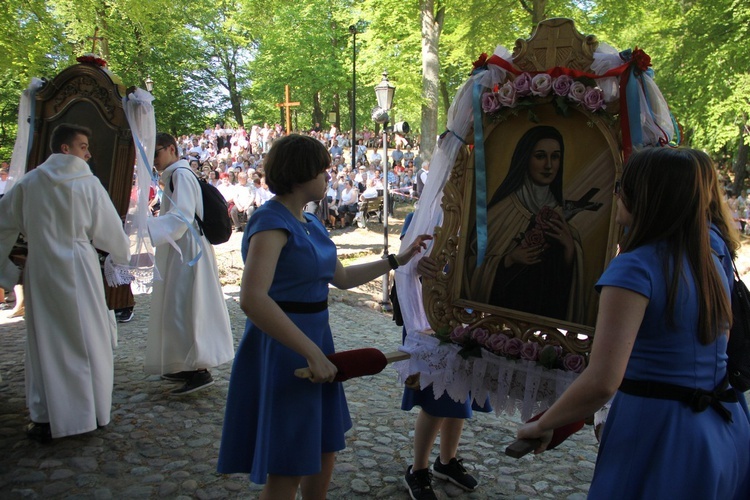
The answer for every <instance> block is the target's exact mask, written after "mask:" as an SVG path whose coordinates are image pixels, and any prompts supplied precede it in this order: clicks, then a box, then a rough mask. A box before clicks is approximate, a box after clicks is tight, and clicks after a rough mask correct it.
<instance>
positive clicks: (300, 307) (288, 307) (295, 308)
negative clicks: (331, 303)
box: [276, 300, 328, 314]
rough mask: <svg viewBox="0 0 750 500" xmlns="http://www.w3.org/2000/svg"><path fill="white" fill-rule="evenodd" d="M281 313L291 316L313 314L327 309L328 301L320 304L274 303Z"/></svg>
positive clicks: (322, 301)
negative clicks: (290, 314)
mask: <svg viewBox="0 0 750 500" xmlns="http://www.w3.org/2000/svg"><path fill="white" fill-rule="evenodd" d="M276 303H277V304H278V305H279V307H280V308H281V310H282V311H284V312H287V313H292V314H313V313H319V312H322V311H325V310H326V309H328V301H327V300H321V301H320V302H287V301H276Z"/></svg>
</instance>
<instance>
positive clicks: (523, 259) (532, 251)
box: [503, 245, 546, 268]
mask: <svg viewBox="0 0 750 500" xmlns="http://www.w3.org/2000/svg"><path fill="white" fill-rule="evenodd" d="M544 250H546V245H533V246H530V247H524V246H521V245H518V246H517V247H516V248H514V249H513V250H511V251H510V253H508V254H506V255H505V258H504V259H503V265H504V266H505V267H506V268H508V267H512V266H514V265H515V264H521V265H524V266H532V265H534V264H539V263H540V262H541V261H542V255H544Z"/></svg>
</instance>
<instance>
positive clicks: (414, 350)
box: [396, 19, 677, 419]
mask: <svg viewBox="0 0 750 500" xmlns="http://www.w3.org/2000/svg"><path fill="white" fill-rule="evenodd" d="M649 66H650V59H649V58H648V56H647V55H646V54H645V52H643V51H642V50H639V49H637V48H636V49H635V50H628V51H624V52H618V51H617V50H615V49H613V48H612V47H610V46H608V45H606V44H604V43H600V42H599V41H598V40H597V39H596V37H594V36H593V35H588V36H585V35H582V34H581V33H579V32H578V31H577V30H576V28H575V26H574V24H573V22H572V21H571V20H569V19H550V20H547V21H544V22H542V23H540V24H539V25H538V27H537V28H536V30H535V31H534V33H533V34H532V36H531V37H530V38H529V39H519V40H518V41H517V42H516V46H515V49H514V52H513V54H511V53H510V52H509V51H508V50H506V49H505V48H504V47H498V48H497V49H496V50H495V53H494V54H493V55H492V56H489V57H488V56H487V55H486V54H482V55H481V56H480V58H479V59H478V60H477V61H475V62H474V65H473V67H474V69H473V71H472V73H471V76H470V77H469V79H468V80H467V82H466V83H465V84H464V85H463V87H462V88H461V89H460V90H459V91H458V94H457V96H456V98H455V99H454V101H453V104H452V105H451V108H450V111H449V119H448V128H447V130H446V131H445V132H444V133H443V134H442V135H441V138H440V139H439V141H438V145H437V147H436V149H435V152H434V154H433V160H432V164H431V168H430V175H429V177H428V182H427V184H426V185H425V191H424V192H423V196H422V197H421V198H420V206H419V209H418V210H417V212H416V214H415V216H414V220H413V222H412V224H411V226H410V227H409V230H408V232H407V234H406V235H405V237H404V241H405V243H408V242H409V241H411V240H412V239H413V238H414V237H415V236H416V235H418V234H421V233H433V234H434V235H435V239H434V242H433V246H432V248H431V249H430V253H429V255H430V256H431V257H432V258H433V259H436V260H437V261H438V264H439V266H440V268H441V269H443V272H442V273H439V274H438V276H436V277H435V278H427V277H426V278H424V280H423V282H422V283H420V282H419V281H418V280H417V278H416V275H415V272H414V271H415V269H414V267H415V265H414V264H412V263H409V264H408V265H406V266H403V267H402V268H399V270H398V271H397V272H396V281H397V285H398V290H399V298H400V301H401V306H402V313H403V316H404V320H405V323H406V327H407V334H408V336H407V341H406V345H405V347H404V350H405V351H407V352H409V353H410V354H411V359H410V360H409V361H404V362H400V363H397V366H396V368H397V370H398V371H399V373H400V375H401V377H402V378H404V379H406V378H407V377H409V376H413V375H414V374H416V373H419V375H420V385H421V386H422V387H426V386H427V385H430V384H432V386H433V390H434V392H435V396H436V397H439V396H440V395H441V394H442V393H443V392H447V393H448V394H449V395H450V396H451V397H452V398H453V399H464V400H465V398H466V397H467V394H469V392H471V394H472V396H473V397H474V399H475V400H476V401H477V402H479V403H480V404H481V403H482V402H483V401H484V399H485V398H486V397H489V398H490V401H491V402H492V404H493V406H495V408H496V409H498V411H508V412H513V411H516V410H519V411H520V412H521V414H522V417H523V418H524V419H527V418H529V417H530V416H531V415H532V414H533V413H537V412H539V411H540V410H543V409H544V408H546V407H547V406H548V405H549V404H551V403H552V402H553V401H554V400H555V399H556V398H557V397H558V396H559V395H560V394H561V393H562V392H563V391H564V389H565V388H566V387H567V386H568V385H569V384H570V382H571V381H572V380H573V379H574V378H575V376H576V375H577V373H580V371H582V370H583V368H584V367H585V366H586V364H587V362H588V355H589V352H590V349H591V340H592V338H593V327H594V322H595V320H596V314H597V304H598V296H597V294H596V292H595V290H594V284H595V283H596V280H597V279H598V277H599V276H600V275H601V273H602V272H603V270H604V269H605V267H606V265H607V264H608V263H609V261H610V260H611V259H612V258H613V257H614V255H615V254H616V251H617V241H618V238H619V235H620V229H619V228H618V227H617V226H616V224H615V220H614V218H615V203H614V196H613V191H614V186H615V182H616V180H617V179H618V178H619V176H620V173H621V171H622V167H623V164H624V160H626V159H627V157H628V156H629V154H630V153H631V151H632V149H633V148H634V147H644V146H663V145H666V144H669V143H670V142H673V141H674V140H675V136H676V131H677V128H676V126H674V123H673V119H672V117H671V115H670V113H669V108H668V106H667V104H666V102H665V101H664V98H663V97H662V95H661V93H660V92H659V90H658V88H657V87H656V85H655V84H654V81H653V73H652V72H651V70H650V69H649ZM401 297H404V298H403V299H401Z"/></svg>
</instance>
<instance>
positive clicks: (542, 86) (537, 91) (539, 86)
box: [531, 73, 552, 97]
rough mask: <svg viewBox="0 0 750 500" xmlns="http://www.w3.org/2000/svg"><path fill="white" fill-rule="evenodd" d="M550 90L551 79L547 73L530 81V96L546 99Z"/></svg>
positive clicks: (540, 74)
mask: <svg viewBox="0 0 750 500" xmlns="http://www.w3.org/2000/svg"><path fill="white" fill-rule="evenodd" d="M550 90H552V77H551V76H549V75H548V74H547V73H539V74H538V75H534V77H533V78H532V79H531V94H532V95H538V96H540V97H547V96H548V95H549V92H550Z"/></svg>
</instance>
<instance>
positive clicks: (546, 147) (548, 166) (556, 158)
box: [529, 139, 562, 186]
mask: <svg viewBox="0 0 750 500" xmlns="http://www.w3.org/2000/svg"><path fill="white" fill-rule="evenodd" d="M561 158H562V152H561V151H560V143H559V142H557V141H556V140H555V139H542V140H541V141H539V142H537V143H536V145H535V146H534V151H532V153H531V159H530V160H529V177H531V180H532V181H533V182H534V184H536V185H538V186H549V185H550V184H552V181H553V180H555V177H557V172H558V170H560V159H561Z"/></svg>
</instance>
